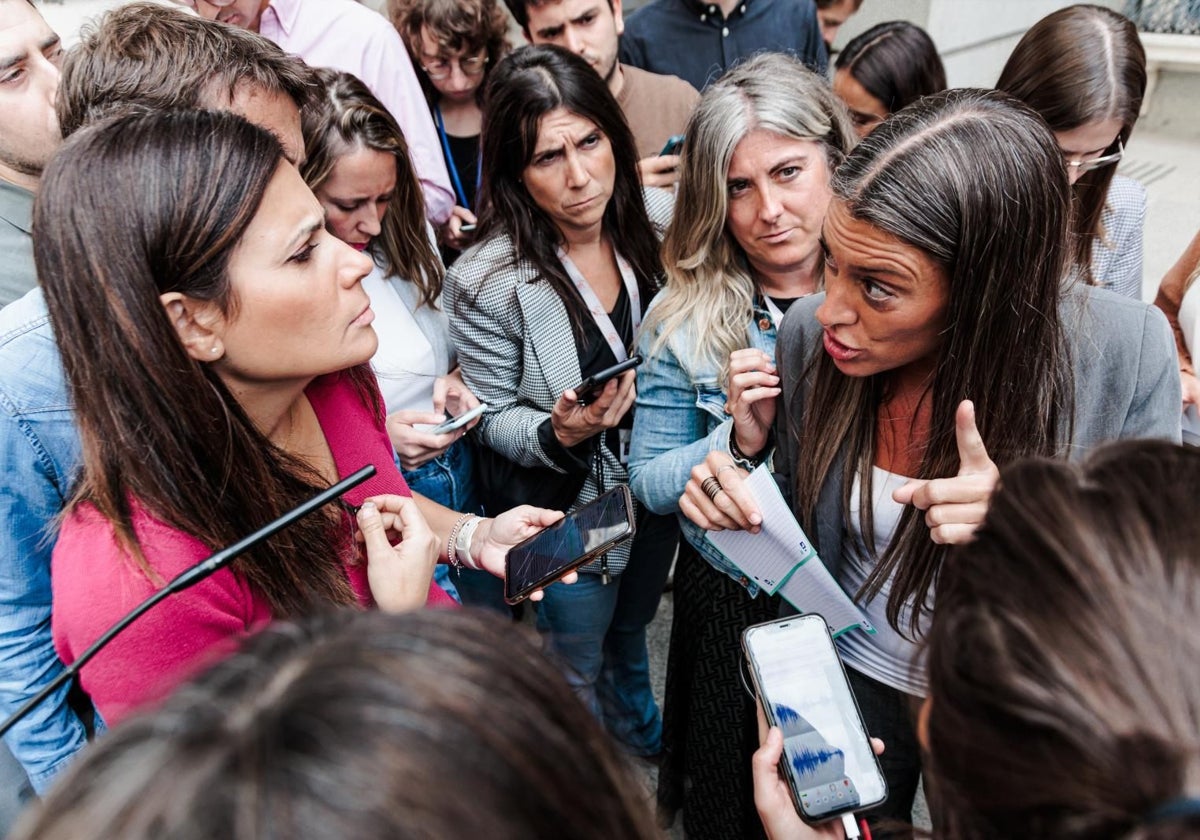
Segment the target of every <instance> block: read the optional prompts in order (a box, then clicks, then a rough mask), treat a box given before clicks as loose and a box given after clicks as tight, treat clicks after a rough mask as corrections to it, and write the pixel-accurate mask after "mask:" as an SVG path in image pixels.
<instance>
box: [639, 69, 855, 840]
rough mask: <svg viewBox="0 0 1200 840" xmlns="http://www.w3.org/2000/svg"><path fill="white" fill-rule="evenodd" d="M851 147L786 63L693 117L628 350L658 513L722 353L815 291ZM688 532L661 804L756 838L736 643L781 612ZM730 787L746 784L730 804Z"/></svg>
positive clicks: (813, 82)
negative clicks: (658, 274) (649, 297)
mask: <svg viewBox="0 0 1200 840" xmlns="http://www.w3.org/2000/svg"><path fill="white" fill-rule="evenodd" d="M854 142H855V136H854V132H853V129H852V128H851V126H850V122H849V120H848V118H847V116H846V112H845V109H844V107H843V106H842V104H841V102H840V101H839V100H838V99H837V97H836V96H835V95H834V93H833V91H832V90H831V89H830V87H829V84H828V83H827V82H826V81H825V80H824V79H822V78H821V77H820V76H818V75H816V74H815V73H813V72H811V71H809V70H807V69H805V68H804V66H803V65H801V64H800V63H799V62H798V61H795V60H794V59H791V58H788V57H786V56H783V55H762V56H759V57H757V58H755V59H753V60H751V61H748V62H746V63H745V64H743V65H741V66H739V67H738V68H737V69H735V70H732V71H730V72H729V73H728V74H726V75H725V76H724V77H723V78H722V79H720V80H719V81H718V82H717V83H716V84H714V85H712V86H711V87H709V88H708V89H707V90H706V91H705V92H704V95H703V97H702V98H701V100H700V103H699V104H698V105H697V107H696V111H695V112H694V114H693V116H692V119H691V122H690V123H689V124H688V128H687V141H686V143H685V145H684V149H683V164H682V173H681V176H680V181H679V193H678V197H677V202H676V210H675V217H674V220H673V222H672V224H671V226H670V227H669V228H668V229H667V234H666V237H665V239H664V240H663V263H664V266H665V268H666V275H667V282H666V287H665V289H664V291H663V292H662V293H661V294H660V295H659V296H658V297H657V298H656V299H655V301H654V303H653V305H652V307H651V308H650V310H649V312H648V313H647V315H646V323H645V325H644V327H643V329H642V332H641V337H640V339H639V344H638V350H639V352H640V353H641V354H642V356H643V357H644V358H645V359H646V362H645V364H644V365H643V366H642V368H641V369H640V370H639V372H638V381H637V386H638V388H637V391H638V399H637V412H638V420H637V423H636V424H635V425H634V430H633V440H632V451H631V455H630V478H631V485H632V487H633V490H634V492H635V493H636V494H637V496H638V498H639V499H640V500H641V501H642V503H643V504H645V505H646V507H648V508H650V510H652V511H654V512H655V513H661V514H666V513H678V512H679V506H678V501H679V497H680V495H681V494H682V493H683V489H684V487H685V486H686V484H687V481H688V473H689V470H690V469H691V467H692V466H693V465H694V464H696V463H697V462H699V461H701V460H703V458H704V455H705V454H706V453H707V452H708V450H709V448H710V440H709V438H710V437H711V436H712V433H713V431H714V429H716V428H717V427H718V426H719V425H720V424H721V423H722V422H723V421H724V420H725V419H726V418H727V417H728V415H727V414H726V413H725V399H726V396H725V380H726V377H727V373H728V364H729V355H730V353H732V352H733V351H735V350H739V349H742V348H747V347H752V348H757V349H759V350H761V351H762V352H764V353H767V354H772V355H773V354H774V349H775V334H776V330H777V329H778V327H779V324H780V322H781V321H782V319H783V318H784V315H785V313H786V311H787V309H788V306H790V305H791V303H792V301H794V300H796V299H798V298H801V297H804V296H806V295H810V294H812V293H814V292H816V291H817V290H818V289H819V288H820V286H821V269H822V255H821V246H820V241H819V236H820V232H821V224H822V221H823V220H824V217H825V207H826V205H827V204H828V203H829V199H830V197H831V193H830V189H829V181H830V177H831V175H832V173H833V170H834V169H835V168H836V167H837V166H838V164H839V163H841V161H842V158H843V157H844V156H845V155H846V153H847V152H848V151H849V150H850V148H851V147H852V146H853V145H854ZM683 525H684V528H685V534H686V536H687V538H688V541H689V542H690V543H691V545H692V546H693V548H689V547H688V546H682V548H681V552H680V556H679V560H678V565H677V568H676V575H675V581H676V584H675V616H674V623H673V626H672V631H671V650H670V659H669V663H668V676H667V686H668V694H667V698H666V710H665V720H664V726H665V733H664V747H665V750H666V755H665V762H664V765H663V770H662V773H661V774H660V777H659V779H660V781H659V799H660V806H661V807H662V809H663V811H664V813H667V814H671V813H673V812H674V811H676V810H677V809H678V808H679V807H681V806H684V805H686V807H684V821H685V829H686V831H687V834H688V836H689V837H734V836H738V837H741V836H754V833H757V832H759V831H760V830H761V829H760V828H759V826H758V820H757V817H756V816H755V812H754V807H753V799H752V790H751V786H750V778H749V771H748V768H749V761H748V759H749V756H750V754H751V753H752V752H753V751H754V749H755V747H756V746H757V739H756V736H755V733H754V730H753V721H754V715H753V704H752V702H751V701H750V698H749V697H748V696H747V695H745V693H744V692H743V690H742V686H741V683H740V680H739V678H738V668H737V663H738V661H739V655H738V644H739V637H740V634H741V631H742V630H743V629H744V628H746V627H747V626H749V625H750V624H753V623H755V622H757V621H765V620H768V619H770V618H773V617H774V616H775V615H776V614H777V613H778V610H779V601H778V599H777V598H771V597H767V596H765V595H764V596H762V597H758V596H759V592H758V588H757V587H756V586H754V585H753V584H751V583H748V582H747V580H746V579H745V578H744V577H742V575H741V572H739V571H738V570H737V568H736V567H735V566H734V565H732V564H731V563H730V562H729V560H728V559H726V558H725V557H724V555H722V554H721V553H720V552H719V551H717V550H716V549H715V548H713V546H712V545H711V544H710V543H708V542H707V541H706V540H705V539H704V532H703V531H702V530H701V529H699V528H697V527H695V526H694V525H692V524H691V523H690V522H688V521H687V520H683ZM697 552H698V553H697ZM743 707H744V708H743ZM738 710H743V711H744V712H745V713H744V714H739V713H738ZM712 712H717V713H712ZM743 721H745V722H748V726H746V727H743V725H742V723H743ZM743 730H744V731H743ZM701 744H703V745H704V748H703V749H699V747H700V745H701ZM714 747H716V749H714ZM685 779H687V782H688V784H687V786H686V793H685V785H684V780H685ZM733 779H740V780H741V782H740V784H739V788H738V795H737V796H734V797H731V796H730V795H729V794H730V791H729V785H730V782H731V780H733Z"/></svg>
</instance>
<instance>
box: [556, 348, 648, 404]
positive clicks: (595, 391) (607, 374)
mask: <svg viewBox="0 0 1200 840" xmlns="http://www.w3.org/2000/svg"><path fill="white" fill-rule="evenodd" d="M642 361H643V360H642V357H641V356H630V357H629V358H628V359H626V360H625V361H623V362H620V363H618V364H615V365H613V366H612V367H610V368H605V369H604V370H602V371H600V372H599V373H594V374H592V375H591V376H589V377H587V378H586V379H584V380H583V381H582V382H580V383H579V384H578V385H576V386H575V387H574V388H572V389H571V390H573V391H574V392H575V401H576V402H577V403H579V404H580V405H588V404H589V403H591V402H594V401H595V399H596V397H598V396H600V392H601V391H603V390H604V386H605V385H607V384H608V381H609V380H610V379H613V378H615V377H618V376H620V375H621V374H622V373H624V372H625V371H627V370H633V369H634V368H636V367H637V366H638V365H640V364H641V363H642Z"/></svg>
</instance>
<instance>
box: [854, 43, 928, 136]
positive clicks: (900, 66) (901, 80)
mask: <svg viewBox="0 0 1200 840" xmlns="http://www.w3.org/2000/svg"><path fill="white" fill-rule="evenodd" d="M835 68H836V69H835V70H834V73H833V91H834V93H836V94H837V95H838V96H839V97H840V98H841V100H842V101H843V102H845V103H846V107H847V108H848V109H849V110H850V120H851V122H853V123H854V130H855V131H857V132H858V136H859V137H866V136H867V135H868V134H870V133H871V132H872V131H874V129H875V126H877V125H879V124H880V123H881V122H883V121H884V120H886V119H887V118H888V117H889V116H891V115H892V114H893V113H894V112H896V111H899V110H900V109H901V108H903V107H904V106H906V105H910V104H912V103H913V102H916V101H917V100H918V99H920V98H921V97H922V96H927V95H929V94H931V93H937V92H938V91H942V90H945V89H946V68H945V67H943V66H942V59H941V56H939V55H938V51H937V47H936V46H934V43H933V39H932V38H930V37H929V33H927V32H926V31H925V30H924V29H922V28H921V27H919V26H917V25H916V24H915V23H909V22H908V21H906V20H890V21H886V22H885V23H878V24H876V25H875V26H872V27H871V28H870V29H868V30H867V31H866V32H863V33H861V34H859V35H856V36H855V37H853V38H851V39H850V43H848V44H846V48H845V49H844V50H842V51H841V52H839V53H838V57H837V63H836V65H835Z"/></svg>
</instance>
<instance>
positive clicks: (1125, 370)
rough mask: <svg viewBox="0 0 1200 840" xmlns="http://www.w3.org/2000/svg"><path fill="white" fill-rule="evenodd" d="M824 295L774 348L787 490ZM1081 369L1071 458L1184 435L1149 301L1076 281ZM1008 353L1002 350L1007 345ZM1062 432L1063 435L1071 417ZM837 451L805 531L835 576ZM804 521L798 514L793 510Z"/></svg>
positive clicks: (1070, 320) (1064, 309) (796, 313)
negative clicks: (1106, 446) (792, 422)
mask: <svg viewBox="0 0 1200 840" xmlns="http://www.w3.org/2000/svg"><path fill="white" fill-rule="evenodd" d="M824 299H825V295H824V294H820V295H814V296H812V297H809V298H805V299H803V300H798V301H796V302H795V303H794V304H792V308H791V309H790V310H788V316H787V318H785V319H784V322H783V328H782V329H781V330H780V332H779V342H778V344H777V345H776V349H775V352H776V360H777V363H778V367H779V370H780V375H781V378H782V380H783V382H782V386H783V396H782V397H781V398H780V402H779V412H778V414H777V416H776V420H775V424H776V426H775V428H776V440H777V441H778V448H777V449H776V452H775V456H774V468H775V471H776V474H777V478H778V479H779V480H780V483H781V486H782V488H783V490H784V493H785V494H786V495H789V496H790V495H791V489H792V481H793V479H792V476H791V464H793V463H795V460H794V459H795V458H797V457H798V455H797V453H796V452H795V451H794V450H795V442H794V441H792V440H790V439H789V436H788V435H786V434H783V433H782V430H783V429H786V428H788V418H789V417H791V418H796V422H799V418H801V417H802V416H803V413H804V406H805V404H806V401H807V400H808V395H809V388H810V387H811V383H810V382H809V381H808V380H807V378H804V377H803V376H802V374H803V372H804V371H805V370H806V369H807V367H808V362H809V360H811V359H812V357H813V355H814V354H815V353H818V352H821V326H820V324H819V323H818V322H817V319H816V316H815V314H814V313H815V311H816V308H817V307H818V306H819V305H820V304H821V301H823V300H824ZM1059 312H1060V315H1061V317H1062V319H1063V326H1064V329H1065V332H1066V335H1067V342H1068V349H1069V352H1070V354H1071V356H1070V357H1071V360H1072V363H1073V367H1074V373H1075V387H1074V393H1075V406H1074V413H1075V417H1074V435H1073V436H1072V437H1071V439H1070V440H1069V441H1065V442H1064V447H1065V450H1066V453H1067V455H1068V457H1071V458H1081V457H1083V456H1084V455H1085V454H1086V453H1087V452H1089V451H1090V450H1091V449H1093V448H1094V447H1096V446H1099V445H1100V444H1102V443H1105V442H1106V441H1112V440H1117V439H1120V438H1166V439H1169V440H1174V441H1178V440H1179V439H1180V414H1179V406H1180V405H1181V401H1182V396H1181V394H1180V386H1179V374H1178V371H1177V370H1176V368H1177V367H1178V365H1177V364H1176V356H1175V344H1174V339H1173V337H1172V334H1171V329H1170V327H1169V326H1168V324H1167V319H1166V317H1165V316H1164V315H1163V314H1162V312H1160V311H1159V310H1158V309H1156V308H1155V307H1153V306H1149V305H1147V304H1144V303H1141V302H1140V301H1135V300H1132V299H1130V298H1127V297H1122V296H1120V295H1117V294H1114V293H1112V292H1109V291H1106V290H1104V289H1098V288H1095V287H1092V286H1084V285H1074V286H1072V287H1071V288H1070V289H1069V290H1068V291H1067V292H1066V294H1065V295H1064V296H1063V300H1062V303H1061V304H1060V309H1059ZM1001 352H1002V351H1001ZM1061 437H1062V438H1064V439H1065V438H1066V427H1065V420H1064V426H1063V428H1062V431H1061ZM845 457H846V453H845V452H842V453H839V455H838V457H837V459H836V460H835V461H834V463H833V466H832V468H831V469H830V472H829V477H828V478H827V479H826V481H825V484H824V486H822V487H821V493H820V495H819V497H818V500H817V510H816V512H815V516H814V519H815V522H816V529H817V532H816V533H815V534H809V537H810V538H811V539H812V540H813V542H814V543H815V545H816V547H817V549H818V552H819V553H820V556H821V560H822V561H823V562H824V563H825V565H826V566H827V567H828V568H829V571H830V572H831V573H832V574H833V575H834V577H836V576H837V575H838V572H839V571H840V569H841V565H842V560H843V551H844V545H843V541H844V540H845V539H846V534H845V522H844V521H843V519H842V487H843V482H842V469H843V467H844V464H845ZM797 518H799V512H797Z"/></svg>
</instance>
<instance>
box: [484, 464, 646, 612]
mask: <svg viewBox="0 0 1200 840" xmlns="http://www.w3.org/2000/svg"><path fill="white" fill-rule="evenodd" d="M636 529H637V524H636V522H635V521H634V516H633V497H632V496H631V495H630V494H629V487H628V485H625V484H618V485H617V486H616V487H614V488H613V489H611V490H609V491H608V492H607V493H603V494H601V495H600V497H599V498H597V499H595V500H594V501H592V502H589V503H588V504H586V505H584V506H583V507H581V508H579V509H577V510H574V511H572V512H571V513H569V514H567V515H566V516H565V517H563V518H562V519H560V520H559V521H558V522H556V523H554V524H553V525H551V526H550V527H549V528H546V529H545V530H544V531H541V532H540V533H537V534H535V535H534V536H532V537H530V538H529V539H527V540H525V542H523V543H519V544H518V545H514V546H513V547H512V548H510V549H509V550H508V556H507V557H506V558H505V561H504V600H505V601H506V602H507V603H509V604H516V603H519V602H521V601H522V600H524V599H525V598H527V597H528V596H529V594H530V593H532V592H533V591H534V590H536V589H540V588H541V587H543V586H546V585H548V584H550V583H553V582H554V581H556V580H558V579H559V578H560V577H562V576H563V575H565V574H566V573H567V572H569V571H571V570H572V569H577V568H579V567H580V566H582V565H584V564H586V563H588V562H590V561H591V560H593V559H595V558H596V557H599V556H600V555H601V554H603V553H604V552H606V551H608V550H609V549H610V548H614V547H615V546H617V545H620V544H621V543H622V542H624V541H625V540H627V539H629V538H630V537H632V536H633V535H634V532H635V531H636Z"/></svg>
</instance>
